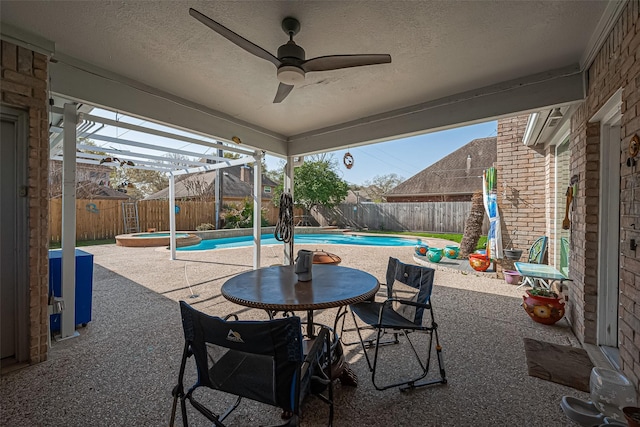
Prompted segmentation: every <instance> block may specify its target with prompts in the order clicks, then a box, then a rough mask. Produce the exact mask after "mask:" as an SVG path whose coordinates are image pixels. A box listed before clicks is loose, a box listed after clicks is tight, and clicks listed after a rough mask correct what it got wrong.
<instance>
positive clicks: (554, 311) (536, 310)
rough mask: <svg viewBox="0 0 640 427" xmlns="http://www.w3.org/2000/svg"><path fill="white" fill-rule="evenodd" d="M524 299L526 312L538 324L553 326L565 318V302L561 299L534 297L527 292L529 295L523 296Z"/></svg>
mask: <svg viewBox="0 0 640 427" xmlns="http://www.w3.org/2000/svg"><path fill="white" fill-rule="evenodd" d="M522 299H523V303H522V307H523V308H524V311H526V312H527V314H528V315H529V317H531V319H533V320H534V321H536V322H538V323H542V324H544V325H553V324H554V323H556V322H557V321H558V320H560V319H562V316H564V301H562V300H561V298H560V297H553V296H551V297H543V296H539V295H532V294H531V291H530V290H527V295H523V296H522Z"/></svg>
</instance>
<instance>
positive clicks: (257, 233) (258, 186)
mask: <svg viewBox="0 0 640 427" xmlns="http://www.w3.org/2000/svg"><path fill="white" fill-rule="evenodd" d="M253 158H254V159H255V162H254V164H253V269H254V270H257V269H258V268H260V238H261V234H262V223H261V222H262V221H261V220H262V154H261V153H256V154H255V155H254V156H253Z"/></svg>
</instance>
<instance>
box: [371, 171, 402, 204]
mask: <svg viewBox="0 0 640 427" xmlns="http://www.w3.org/2000/svg"><path fill="white" fill-rule="evenodd" d="M402 181H404V178H403V177H401V176H398V174H395V173H390V174H387V175H376V176H374V177H373V179H372V180H371V181H365V182H364V185H365V187H367V193H368V194H369V195H370V196H371V199H372V200H373V201H374V202H376V203H380V202H383V201H384V195H385V194H387V193H388V192H389V191H391V190H393V189H394V188H395V187H396V186H397V185H398V184H400V183H401V182H402Z"/></svg>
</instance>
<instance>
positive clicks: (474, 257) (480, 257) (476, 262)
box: [469, 253, 491, 271]
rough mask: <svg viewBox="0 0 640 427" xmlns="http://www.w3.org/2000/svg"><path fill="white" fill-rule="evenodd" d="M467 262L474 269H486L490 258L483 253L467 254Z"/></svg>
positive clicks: (489, 263)
mask: <svg viewBox="0 0 640 427" xmlns="http://www.w3.org/2000/svg"><path fill="white" fill-rule="evenodd" d="M469 264H470V265H471V267H472V268H473V269H474V270H476V271H487V269H488V268H489V266H490V265H491V260H489V258H488V257H487V256H486V255H485V254H477V253H476V254H471V255H469Z"/></svg>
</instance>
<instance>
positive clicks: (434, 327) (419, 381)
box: [371, 309, 447, 391]
mask: <svg viewBox="0 0 640 427" xmlns="http://www.w3.org/2000/svg"><path fill="white" fill-rule="evenodd" d="M429 311H430V314H431V327H430V328H428V329H426V330H425V329H423V330H422V331H423V332H427V333H428V334H429V338H428V349H427V351H426V361H425V362H423V359H421V358H420V354H419V353H418V350H417V349H416V347H415V345H414V344H413V342H412V340H411V338H410V337H409V334H410V331H408V330H403V331H401V332H402V334H403V335H404V337H405V338H406V340H407V343H408V344H409V347H411V350H412V351H413V354H414V356H415V357H416V359H417V361H418V364H419V365H420V368H421V369H422V372H421V373H420V374H419V375H418V376H416V377H415V378H412V379H410V380H406V381H401V382H397V383H393V384H388V385H379V384H377V383H376V368H377V365H378V349H379V347H380V346H379V345H376V352H375V355H374V360H373V371H372V374H371V379H372V382H373V385H374V387H375V388H376V389H377V390H386V389H388V388H392V387H398V386H399V388H400V391H405V390H410V389H414V388H419V387H424V386H427V385H432V384H446V383H447V377H446V374H445V370H444V361H443V357H442V346H441V345H440V338H439V337H438V324H437V323H436V322H435V319H434V315H433V309H430V310H429ZM434 335H435V349H436V357H437V359H438V368H439V374H440V378H439V379H429V380H424V378H425V377H426V376H427V375H428V373H429V368H430V365H431V354H432V349H433V346H434ZM379 338H380V333H379V334H378V341H379Z"/></svg>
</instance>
